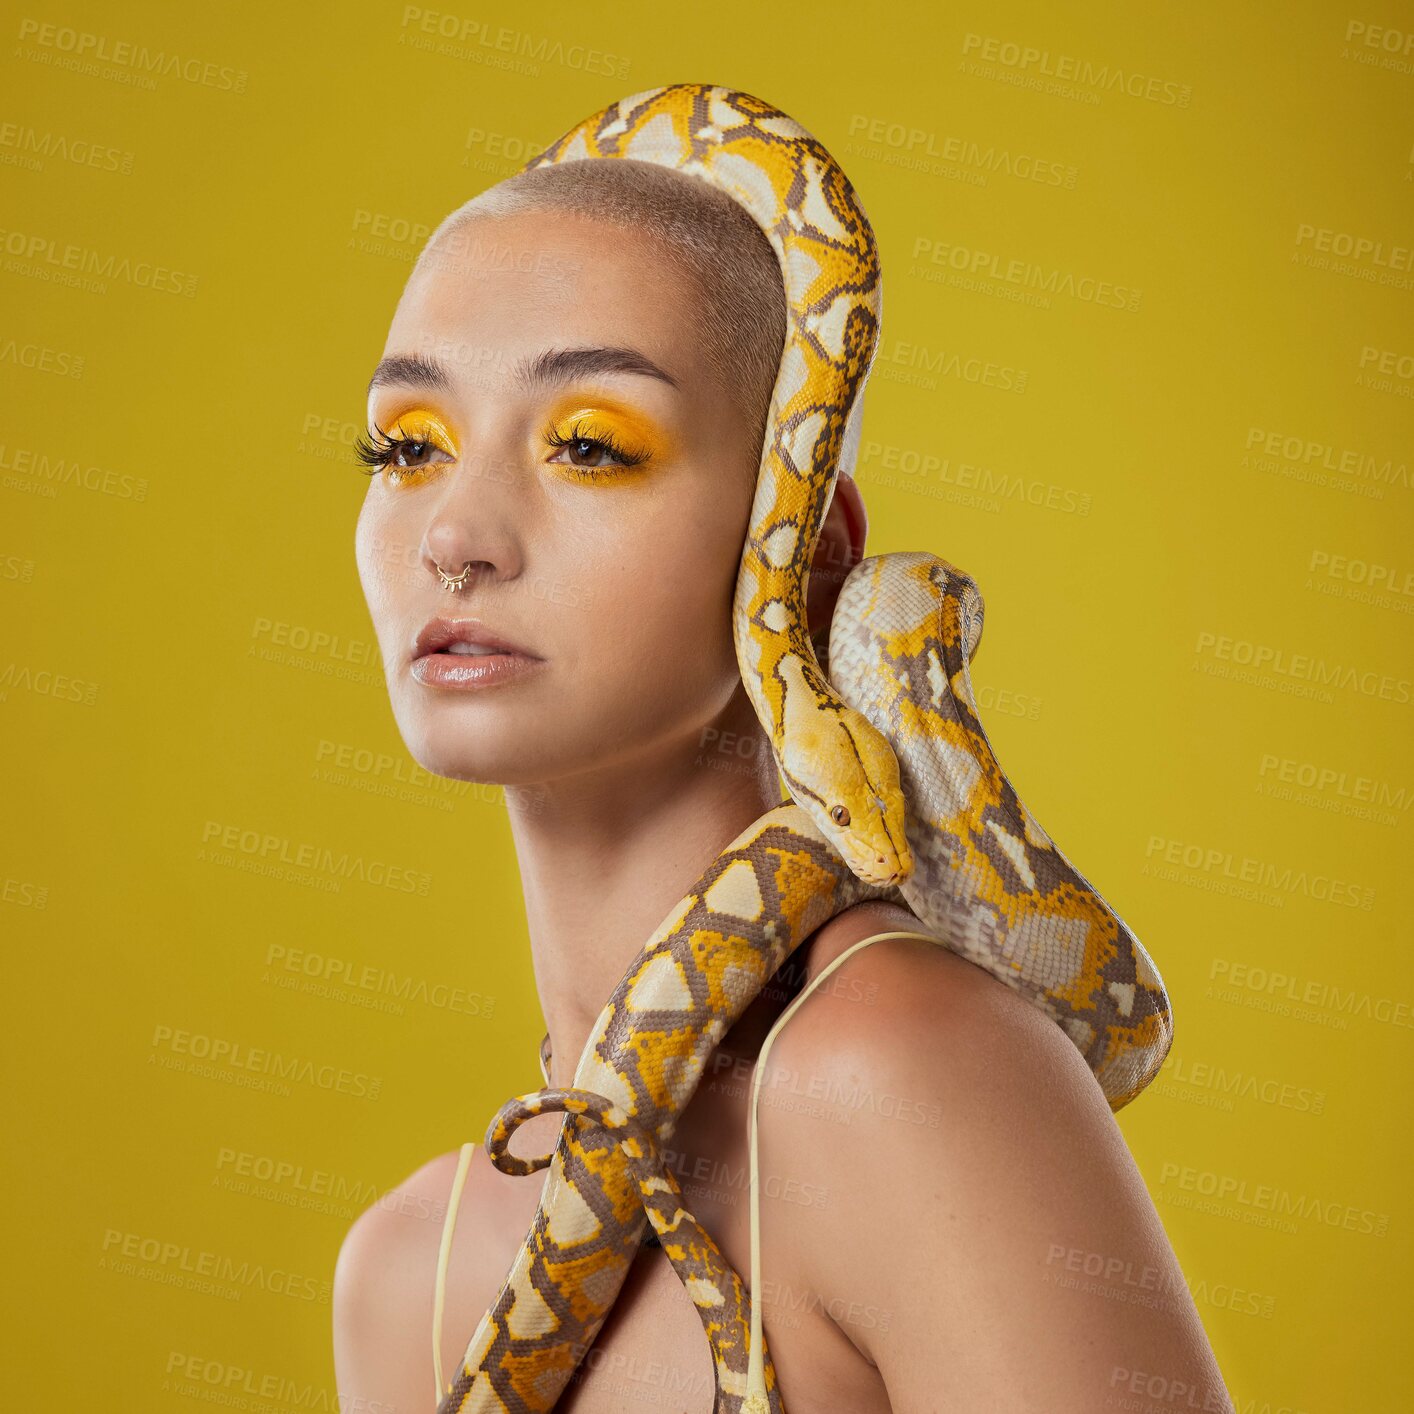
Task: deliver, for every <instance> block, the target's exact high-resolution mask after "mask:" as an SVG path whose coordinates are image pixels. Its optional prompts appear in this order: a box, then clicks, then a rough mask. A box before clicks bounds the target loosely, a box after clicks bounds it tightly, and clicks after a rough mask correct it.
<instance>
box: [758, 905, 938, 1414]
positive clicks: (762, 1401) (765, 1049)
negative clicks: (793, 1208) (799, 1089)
mask: <svg viewBox="0 0 1414 1414" xmlns="http://www.w3.org/2000/svg"><path fill="white" fill-rule="evenodd" d="M885 938H925V939H927V941H928V942H930V943H936V942H937V941H938V940H937V939H936V938H935V937H933V936H932V935H931V934H929V933H914V932H910V931H908V930H906V929H901V930H897V931H895V932H892V933H875V934H874V936H873V937H872V938H861V939H860V940H859V941H858V942H857V943H852V944H851V945H850V946H849V947H847V948H846V949H845V950H844V951H843V952H842V953H841V954H840V955H839V956H838V957H837V958H835V959H834V961H833V962H831V963H830V964H829V966H828V967H825V968H823V969H822V970H821V972H820V975H819V976H818V977H816V978H814V979H813V980H812V981H811V983H810V985H809V986H808V987H806V988H804V989H803V990H802V991H801V993H800V995H799V996H797V997H795V998H794V999H793V1000H792V1001H791V1004H790V1005H789V1006H788V1007H787V1008H786V1009H785V1010H784V1011H783V1012H782V1013H781V1014H780V1016H778V1017H777V1018H776V1022H775V1025H774V1026H772V1027H771V1029H770V1030H769V1031H768V1032H767V1033H766V1039H765V1040H764V1041H763V1042H762V1043H761V1054H760V1055H759V1056H758V1057H757V1058H756V1068H755V1070H754V1071H753V1072H752V1076H751V1190H750V1192H751V1351H750V1353H749V1355H748V1357H747V1367H746V1399H745V1401H744V1402H743V1404H742V1406H741V1410H742V1414H757V1411H758V1410H759V1411H760V1414H767V1411H768V1410H769V1408H770V1405H769V1403H768V1402H767V1398H766V1362H765V1357H764V1353H763V1352H764V1347H765V1342H764V1340H763V1338H762V1334H761V1303H762V1293H761V1287H760V1285H759V1284H758V1281H757V1276H758V1273H759V1271H760V1268H761V1217H760V1201H759V1199H760V1194H759V1191H758V1184H757V1176H756V1097H757V1094H758V1092H759V1091H760V1089H761V1077H762V1076H763V1075H764V1074H765V1073H766V1056H767V1054H768V1053H769V1052H770V1049H771V1042H772V1041H774V1040H775V1039H776V1033H777V1032H778V1031H779V1030H780V1029H781V1027H782V1026H784V1025H785V1024H786V1022H788V1021H789V1020H790V1019H791V1015H792V1013H793V1012H794V1011H795V1009H796V1007H798V1006H799V1005H800V1004H801V1002H803V1001H804V1000H805V999H806V997H808V996H809V995H810V993H811V992H813V991H814V990H815V988H816V987H818V986H819V985H820V983H821V982H823V981H824V980H825V978H827V977H828V976H829V975H830V973H832V972H833V971H834V970H835V968H837V967H838V966H839V965H840V963H842V962H843V961H844V960H845V959H846V958H847V957H849V955H850V954H851V953H856V952H858V951H859V949H860V948H867V947H868V946H869V944H870V943H878V942H882V941H883V940H884V939H885Z"/></svg>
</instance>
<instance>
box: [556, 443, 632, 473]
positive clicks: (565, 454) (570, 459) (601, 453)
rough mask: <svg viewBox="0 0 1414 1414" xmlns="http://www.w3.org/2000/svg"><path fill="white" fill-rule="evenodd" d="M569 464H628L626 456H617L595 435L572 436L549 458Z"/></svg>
mask: <svg viewBox="0 0 1414 1414" xmlns="http://www.w3.org/2000/svg"><path fill="white" fill-rule="evenodd" d="M550 460H551V461H552V462H560V463H561V464H564V465H569V466H628V465H629V460H628V458H627V457H623V456H619V455H618V454H617V453H615V452H614V450H613V448H611V447H610V446H609V444H608V443H607V442H601V441H599V440H598V439H597V438H595V437H572V438H570V440H569V441H567V442H565V443H564V444H563V445H562V446H561V448H560V450H559V451H558V452H556V453H555V455H554V456H553V457H551V458H550Z"/></svg>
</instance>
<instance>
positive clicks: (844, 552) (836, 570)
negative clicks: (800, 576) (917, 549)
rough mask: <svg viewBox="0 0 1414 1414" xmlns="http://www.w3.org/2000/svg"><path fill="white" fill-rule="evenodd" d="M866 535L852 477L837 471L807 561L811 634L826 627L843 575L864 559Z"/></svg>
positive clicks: (865, 514)
mask: <svg viewBox="0 0 1414 1414" xmlns="http://www.w3.org/2000/svg"><path fill="white" fill-rule="evenodd" d="M868 534H869V515H868V512H867V511H865V509H864V497H863V496H861V495H860V494H859V486H858V484H857V483H856V482H855V480H854V478H853V477H852V476H848V475H846V474H845V473H844V472H840V474H839V475H838V476H837V477H836V478H835V494H834V497H833V499H832V500H831V501H830V509H829V510H828V511H826V512H825V523H824V525H822V526H821V527H820V539H819V542H818V543H817V544H816V546H815V557H814V559H813V560H811V562H810V583H809V585H808V587H807V589H806V595H805V607H806V617H807V620H808V622H809V626H810V632H811V635H812V636H814V635H815V634H817V633H822V632H823V631H824V630H826V629H828V627H829V624H830V620H831V619H832V618H834V616H835V602H836V601H837V600H838V599H839V597H840V587H841V585H843V584H844V581H845V576H846V575H848V574H849V572H850V570H852V569H853V568H854V567H855V565H857V564H858V563H859V562H860V560H862V559H863V558H864V541H865V538H866V537H867V536H868Z"/></svg>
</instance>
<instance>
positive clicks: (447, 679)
mask: <svg viewBox="0 0 1414 1414" xmlns="http://www.w3.org/2000/svg"><path fill="white" fill-rule="evenodd" d="M544 662H545V660H544V659H543V658H532V657H531V656H530V655H529V654H528V653H424V654H423V655H422V657H420V658H414V659H413V661H412V675H413V677H415V678H416V679H417V681H418V682H420V683H422V684H423V686H424V687H446V688H451V689H452V690H454V691H457V692H467V691H474V690H475V689H476V688H479V687H490V686H492V685H493V684H496V683H502V682H509V681H511V680H512V679H514V678H518V677H521V676H523V675H524V674H525V673H527V672H533V671H534V670H535V669H536V668H538V667H540V666H542V665H543V664H544Z"/></svg>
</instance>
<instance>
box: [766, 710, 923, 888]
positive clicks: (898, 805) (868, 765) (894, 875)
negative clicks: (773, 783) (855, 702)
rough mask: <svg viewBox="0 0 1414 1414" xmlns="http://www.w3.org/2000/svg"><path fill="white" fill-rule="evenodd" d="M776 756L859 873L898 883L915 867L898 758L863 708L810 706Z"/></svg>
mask: <svg viewBox="0 0 1414 1414" xmlns="http://www.w3.org/2000/svg"><path fill="white" fill-rule="evenodd" d="M777 759H778V762H779V764H780V767H781V774H782V776H783V777H784V778H785V782H786V786H787V788H788V789H789V791H790V793H791V797H792V799H793V800H794V801H795V803H796V804H797V805H799V806H800V808H801V809H802V810H804V811H805V813H806V814H807V815H809V816H810V818H811V819H812V820H813V821H814V822H815V824H816V826H817V827H818V828H819V830H820V832H821V833H822V834H823V835H824V836H825V838H826V839H827V840H829V842H830V843H831V845H833V846H834V848H835V851H836V853H837V854H839V856H840V858H841V859H843V860H844V862H845V863H846V864H848V865H849V867H850V870H851V872H852V873H854V874H855V875H856V876H857V877H858V878H860V879H862V880H864V882H865V883H867V884H898V883H901V882H902V881H903V880H904V879H906V878H907V877H908V876H909V874H911V873H912V872H913V855H912V852H911V851H910V850H909V847H908V837H907V834H906V832H905V807H904V796H903V787H902V785H901V783H900V781H899V768H898V758H897V757H896V756H895V755H894V751H893V748H892V747H891V746H890V745H889V743H888V741H887V740H885V738H884V737H883V736H881V735H880V734H879V732H878V731H877V730H876V728H875V727H874V726H873V724H872V723H871V722H870V721H869V720H868V719H867V718H866V717H865V716H864V715H863V713H861V712H856V711H855V710H854V709H853V708H852V707H846V706H844V705H843V704H842V703H841V704H840V705H839V706H837V707H835V708H834V709H833V710H827V709H822V710H820V711H818V712H812V713H811V714H810V722H809V726H808V727H807V726H806V725H805V724H803V723H797V725H796V730H795V731H791V732H787V734H786V745H785V749H784V751H782V752H781V753H780V754H779V755H778V758H777Z"/></svg>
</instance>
